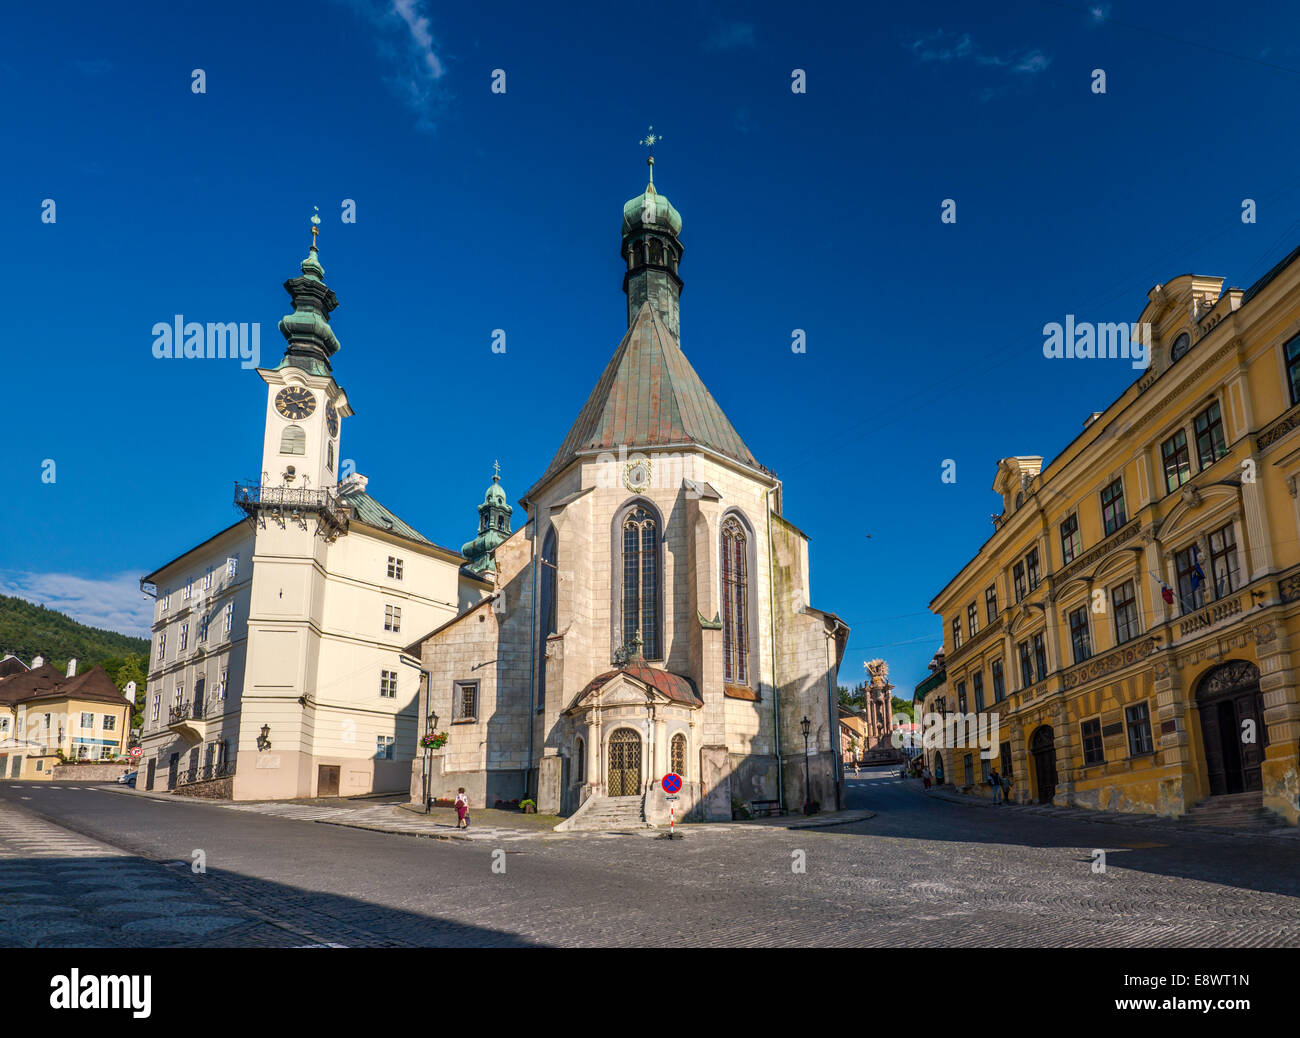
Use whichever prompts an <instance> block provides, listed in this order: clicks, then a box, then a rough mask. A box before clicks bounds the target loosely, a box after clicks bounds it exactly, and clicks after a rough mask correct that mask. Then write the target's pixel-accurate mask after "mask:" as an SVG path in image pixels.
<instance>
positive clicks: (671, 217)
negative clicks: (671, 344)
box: [622, 126, 682, 339]
mask: <svg viewBox="0 0 1300 1038" xmlns="http://www.w3.org/2000/svg"><path fill="white" fill-rule="evenodd" d="M650 130H651V132H650V133H648V134H646V136H645V137H644V138H642V140H641V143H642V144H644V145H646V146H647V147H649V148H650V149H651V153H650V156H649V158H648V160H647V164H648V165H649V166H650V183H648V184H647V185H646V189H645V190H644V191H643V192H642V193H641V194H639V195H637V196H636V198H632V199H629V200H628V202H627V204H626V205H624V206H623V245H622V255H623V261H624V262H625V263H626V264H627V273H625V274H624V275H623V291H624V292H626V293H627V323H628V326H629V327H630V326H631V324H632V322H633V321H634V320H635V319H636V315H637V313H638V312H639V311H640V309H641V304H642V303H644V302H646V301H647V300H649V301H650V305H651V306H653V307H654V308H655V309H656V310H657V311H658V312H659V316H660V318H661V319H662V320H663V322H664V324H665V325H667V327H668V330H669V331H670V332H672V333H673V335H674V336H675V337H676V338H678V339H680V338H681V330H680V317H679V314H678V310H679V307H680V299H681V294H682V279H681V278H680V277H678V276H677V266H678V264H679V263H680V262H681V258H682V243H681V240H680V239H679V238H678V235H679V234H681V231H682V217H681V214H680V213H679V212H678V211H677V210H676V209H674V208H673V206H672V203H671V202H669V201H668V198H667V197H666V196H665V195H661V194H659V192H658V191H656V190H655V157H654V145H655V142H656V141H659V140H661V139H662V138H661V137H658V136H656V135H655V133H654V127H653V126H652V127H650Z"/></svg>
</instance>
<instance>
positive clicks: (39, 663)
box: [32, 656, 45, 670]
mask: <svg viewBox="0 0 1300 1038" xmlns="http://www.w3.org/2000/svg"><path fill="white" fill-rule="evenodd" d="M43 666H45V657H44V656H37V657H36V658H35V659H34V660H32V670H35V669H36V668H37V667H43Z"/></svg>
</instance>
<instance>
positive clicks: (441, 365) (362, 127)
mask: <svg viewBox="0 0 1300 1038" xmlns="http://www.w3.org/2000/svg"><path fill="white" fill-rule="evenodd" d="M982 6H983V7H987V8H993V9H981V8H980V7H977V6H976V5H970V4H961V3H953V4H926V3H914V4H909V5H900V6H899V8H898V9H897V10H894V11H890V10H888V9H886V8H883V7H879V6H875V5H872V6H871V7H870V8H868V7H867V6H866V5H858V4H826V5H821V4H818V5H808V4H777V3H748V4H743V5H742V4H723V3H660V4H656V5H655V6H654V8H653V9H644V8H637V7H626V6H620V5H611V4H603V3H583V4H565V5H538V4H521V3H498V4H494V5H492V6H491V7H490V8H486V9H485V8H482V7H481V6H479V5H446V4H443V5H434V4H432V3H429V2H428V0H382V2H381V0H374V2H365V0H335V2H319V3H282V4H273V5H268V4H264V3H260V4H253V3H239V2H233V3H228V4H223V5H213V4H208V3H203V4H199V3H185V2H176V0H169V2H166V3H135V4H132V5H130V6H129V7H128V8H120V7H116V6H113V5H107V6H106V5H103V4H88V3H73V4H60V5H26V6H25V8H24V9H23V10H21V11H11V12H9V13H8V14H7V24H6V26H5V29H6V31H5V33H4V34H3V41H2V42H0V90H3V93H4V95H5V96H6V97H8V98H9V99H10V103H7V104H5V105H4V106H3V107H2V108H0V141H2V142H3V151H4V154H5V156H6V158H5V161H4V162H3V163H0V241H3V243H4V247H3V249H0V285H2V286H3V300H4V306H3V309H2V310H0V346H2V348H3V358H4V376H3V383H4V385H5V389H6V391H5V393H4V410H3V417H2V418H0V421H2V422H3V437H2V439H0V462H3V464H4V473H5V476H6V484H7V485H6V490H7V501H6V507H5V508H4V509H3V510H2V511H0V591H4V592H8V593H15V594H21V595H22V596H23V597H27V598H31V599H33V600H35V601H41V602H44V603H45V604H47V605H51V606H56V607H60V608H64V609H67V610H68V611H70V612H72V613H73V614H74V615H76V616H78V617H79V618H81V619H84V620H87V621H88V622H95V623H99V624H103V625H107V626H112V627H116V628H118V629H123V630H137V631H138V630H140V629H142V628H143V625H144V623H145V620H144V617H145V615H146V610H147V602H146V601H144V600H143V599H142V597H141V596H140V594H139V592H138V590H137V588H136V580H137V579H138V577H139V576H140V575H142V574H144V573H146V572H148V571H149V570H151V569H152V568H153V567H155V566H156V565H158V564H160V563H162V562H164V561H166V560H167V559H169V558H171V557H173V556H174V555H176V554H178V553H180V552H181V551H183V550H185V549H186V548H188V547H190V546H192V545H194V544H196V543H198V542H200V541H201V540H203V539H204V538H206V537H208V536H210V535H211V534H212V533H214V532H215V531H216V530H218V529H220V528H222V527H223V526H225V525H227V524H229V523H230V522H232V521H234V520H235V519H236V518H237V513H236V512H235V511H234V509H233V507H232V505H231V491H232V486H233V482H234V481H235V480H237V479H248V478H253V477H255V476H256V475H257V468H258V465H259V459H260V449H261V446H260V443H261V436H262V414H263V407H264V386H263V384H262V383H261V381H260V380H259V379H258V378H257V376H256V374H254V373H253V372H251V371H246V370H242V369H241V368H240V367H239V366H238V364H236V363H232V362H229V361H224V362H223V361H216V360H212V361H187V362H184V363H173V362H168V361H159V360H155V359H154V357H153V356H152V353H151V344H152V341H153V339H152V336H151V334H150V329H151V328H152V326H153V325H154V323H155V322H158V321H168V320H170V319H171V317H172V315H174V314H177V313H182V314H184V315H186V317H187V319H192V320H198V321H205V322H206V321H249V322H252V321H259V322H261V323H262V326H263V332H264V333H265V334H264V337H263V349H264V352H266V353H269V354H270V355H271V356H272V358H274V357H275V356H278V354H279V346H278V343H279V336H278V333H277V332H276V331H275V323H276V322H277V321H278V319H279V318H280V316H281V315H283V314H284V313H286V312H287V304H288V298H287V296H286V295H285V293H284V291H283V289H282V287H281V284H282V282H283V281H284V280H285V279H286V278H288V277H290V276H292V275H293V274H295V273H296V270H297V263H298V262H299V261H300V260H301V258H302V256H303V255H304V254H305V250H306V247H307V245H308V243H309V236H308V223H307V220H308V217H309V215H310V213H311V210H312V206H315V205H318V206H320V209H321V212H322V216H323V218H324V222H323V224H322V233H321V239H320V246H321V257H322V260H323V263H324V266H325V269H326V273H327V280H328V282H329V284H330V286H331V287H332V288H333V289H334V290H335V292H336V293H337V294H338V297H339V300H340V306H339V308H338V310H336V311H335V313H334V327H335V330H336V332H337V333H338V335H339V338H340V340H341V341H342V343H343V349H342V351H341V352H340V353H339V355H338V356H337V358H336V365H335V369H336V373H337V376H338V378H339V380H340V382H341V383H342V384H343V385H344V386H345V387H346V388H347V390H348V393H349V397H350V399H351V400H352V402H353V404H354V407H355V409H356V412H357V414H356V417H354V418H352V419H351V420H350V421H349V422H348V424H347V427H346V430H345V433H344V438H343V451H342V453H343V455H344V457H345V458H350V459H353V461H354V463H355V465H356V468H357V469H358V470H359V471H361V472H363V473H365V474H366V475H367V476H369V477H370V480H371V484H370V486H371V489H372V490H373V492H374V493H375V495H376V496H377V497H379V498H380V499H381V500H383V501H384V502H385V503H386V504H387V505H389V506H390V507H391V508H393V509H394V510H395V511H396V512H397V513H398V514H400V515H401V516H403V517H404V518H405V519H407V520H408V521H409V522H410V523H412V525H414V526H415V527H416V528H417V529H419V530H421V531H422V532H423V533H425V534H426V536H428V537H430V538H432V539H433V540H435V541H438V542H439V543H444V544H449V545H453V546H459V545H460V544H461V543H462V542H463V541H465V540H468V539H469V538H470V537H471V536H472V535H473V533H474V529H475V520H476V515H475V511H474V508H475V505H476V504H477V503H478V502H479V501H480V500H481V499H482V495H483V490H484V487H485V486H486V485H487V483H488V481H489V479H490V476H491V472H492V463H493V460H494V459H498V458H499V459H500V461H501V466H502V478H503V482H504V484H505V486H506V488H507V490H508V491H510V493H511V494H512V496H517V495H518V494H521V493H523V491H524V490H526V489H527V487H528V486H529V485H530V484H531V483H532V481H533V480H534V479H535V478H536V477H537V475H538V474H539V473H540V472H541V471H542V469H543V468H544V467H545V465H546V463H547V462H548V461H549V460H550V457H551V455H552V453H553V451H554V450H555V448H556V446H557V445H558V443H559V442H560V440H561V439H562V438H563V436H564V434H565V432H566V431H567V429H568V427H569V424H570V423H571V422H572V420H573V418H574V416H575V415H576V414H577V411H578V409H579V408H580V406H581V405H582V402H583V401H584V400H585V398H586V396H587V394H588V392H589V391H590V389H591V386H592V385H593V384H594V382H595V380H596V378H597V376H598V375H599V373H600V371H601V369H602V367H603V365H604V364H605V362H606V361H607V360H608V358H609V356H610V354H611V353H612V352H613V350H614V348H615V347H616V346H617V344H618V341H619V339H620V337H621V335H622V332H623V331H624V328H625V313H624V297H623V294H622V292H621V287H620V286H621V277H622V267H621V263H620V260H619V255H618V247H619V238H618V233H619V231H618V229H619V218H620V215H621V210H622V205H623V203H624V201H625V200H626V199H628V198H630V197H632V196H633V195H636V194H638V193H639V192H640V191H641V189H642V187H643V186H644V181H645V165H644V161H645V155H644V149H642V148H639V147H638V146H637V140H638V138H639V137H641V136H642V135H643V134H644V133H645V132H646V128H647V126H649V125H650V124H653V125H654V127H655V129H656V132H658V133H662V134H663V137H664V140H663V142H662V143H661V144H660V145H659V146H658V148H657V149H656V167H655V168H656V183H657V184H658V186H659V187H660V188H661V190H662V191H663V192H664V193H665V194H667V195H668V196H669V197H670V198H671V199H672V201H673V203H674V205H675V206H676V207H677V208H678V209H679V210H680V211H681V213H682V216H683V221H684V229H683V234H682V237H683V241H684V242H685V245H686V250H687V251H686V255H685V258H684V260H683V265H682V275H683V277H684V279H685V282H686V288H685V291H684V294H683V297H682V329H683V346H684V348H685V350H686V352H687V355H688V356H689V357H690V359H691V361H692V363H693V364H694V365H695V367H696V369H697V370H698V371H699V373H700V375H701V377H702V378H703V379H704V381H705V383H706V385H708V386H709V388H710V390H711V391H712V392H713V394H714V396H715V397H716V398H717V399H718V401H719V402H720V403H721V405H722V406H723V408H724V409H725V410H726V411H727V413H728V415H729V416H730V417H731V419H732V421H733V422H734V424H735V425H736V427H737V429H738V430H739V431H740V433H741V435H742V436H743V437H744V438H745V439H746V441H747V442H748V444H749V446H750V448H751V449H752V450H753V451H754V453H755V454H756V455H757V457H758V458H759V459H760V460H761V461H762V462H763V463H764V464H765V465H767V466H768V467H770V468H773V469H775V470H776V471H777V472H778V474H779V475H780V476H781V477H782V478H783V479H784V481H785V487H786V514H787V516H788V517H789V518H790V519H791V520H792V521H793V522H795V523H796V524H797V525H798V526H800V527H801V528H802V529H803V530H805V531H806V532H807V533H808V534H809V536H810V537H811V540H812V547H811V553H812V567H813V572H812V590H813V603H814V604H815V605H818V606H820V607H821V608H825V609H830V610H833V611H835V612H837V613H839V614H840V615H842V616H843V617H844V618H845V619H846V620H847V621H848V622H849V623H850V625H851V626H852V628H853V634H852V638H851V641H850V646H849V650H848V656H847V658H846V661H845V666H844V667H843V669H842V671H841V680H842V682H844V683H846V684H847V683H851V682H856V681H857V680H860V678H861V677H862V675H863V667H862V664H863V661H864V660H866V659H869V658H872V657H875V656H883V657H885V658H886V659H888V660H889V661H890V662H891V664H892V670H893V678H894V680H895V682H896V683H897V684H898V685H899V686H900V688H905V689H910V687H911V686H912V685H913V684H915V682H917V681H918V680H920V679H921V678H922V677H924V676H925V674H926V671H925V663H926V661H927V660H928V659H929V657H930V654H931V653H932V652H933V650H934V649H935V647H937V645H938V644H939V643H940V640H941V633H940V622H939V621H938V620H937V619H936V618H934V617H932V616H930V615H929V614H928V613H927V610H926V607H927V604H928V602H929V600H930V598H931V597H932V596H933V595H934V593H935V592H937V591H938V590H939V589H940V588H941V587H942V586H943V585H944V584H945V583H946V582H947V580H948V579H949V578H950V577H951V576H952V575H953V574H954V573H955V572H956V571H957V570H958V569H959V568H960V566H961V565H962V564H963V563H965V562H966V561H967V560H968V559H969V558H970V556H971V555H972V554H973V553H974V552H975V550H976V549H977V548H978V547H979V545H980V544H981V543H982V542H983V541H984V540H985V538H986V537H987V535H988V534H989V533H990V532H991V527H990V525H989V520H988V517H989V515H990V513H992V512H994V511H997V510H998V509H999V507H1000V504H999V501H998V499H997V498H996V497H995V496H994V495H993V493H992V491H991V490H990V486H991V483H992V479H993V474H994V466H995V463H996V460H997V459H998V458H1000V457H1004V456H1007V455H1012V454H1042V455H1043V456H1044V457H1045V458H1050V457H1052V456H1054V455H1055V454H1056V453H1057V452H1058V451H1059V450H1061V449H1062V448H1063V447H1064V446H1065V445H1066V444H1067V443H1068V442H1069V441H1070V439H1072V438H1073V437H1074V435H1075V434H1076V433H1077V432H1078V431H1079V430H1080V428H1081V425H1082V422H1083V419H1084V418H1085V416H1086V415H1087V414H1088V413H1089V412H1090V411H1092V410H1096V409H1100V408H1102V407H1104V406H1105V405H1106V404H1107V403H1109V402H1110V401H1111V400H1112V399H1113V398H1114V397H1115V396H1116V395H1118V393H1119V392H1120V391H1121V390H1122V388H1123V387H1124V386H1125V385H1126V384H1127V383H1128V382H1129V381H1131V380H1132V378H1133V377H1134V372H1133V370H1132V369H1131V368H1130V367H1129V366H1128V364H1127V362H1124V361H1112V362H1096V361H1093V362H1082V361H1073V362H1067V361H1050V362H1049V361H1048V360H1046V359H1044V357H1043V355H1042V343H1043V334H1042V327H1043V325H1044V324H1045V323H1047V322H1049V321H1062V320H1064V317H1065V315H1066V314H1074V315H1076V316H1077V317H1078V318H1079V319H1080V320H1093V321H1135V320H1137V317H1138V315H1139V314H1140V312H1141V310H1142V307H1143V305H1144V303H1145V300H1146V292H1147V290H1148V289H1149V288H1150V287H1151V286H1152V285H1154V284H1156V283H1158V282H1163V281H1167V280H1169V279H1170V278H1172V277H1174V276H1176V275H1178V274H1180V273H1185V272H1187V271H1195V272H1197V273H1203V274H1214V275H1221V276H1224V277H1226V278H1227V280H1228V281H1229V283H1232V284H1237V285H1241V286H1243V287H1244V286H1246V285H1248V284H1249V283H1250V282H1252V281H1253V280H1254V279H1255V278H1257V277H1258V276H1259V275H1260V274H1262V273H1263V272H1264V271H1265V270H1266V269H1267V268H1268V267H1269V266H1270V265H1271V264H1272V263H1273V262H1275V261H1276V260H1277V259H1279V258H1280V257H1281V256H1283V255H1284V254H1285V253H1286V252H1287V251H1288V250H1289V249H1290V248H1292V247H1293V246H1294V245H1295V244H1297V243H1298V242H1300V205H1298V204H1297V203H1298V202H1300V172H1297V170H1300V162H1298V161H1297V159H1298V158H1300V154H1298V153H1300V141H1297V139H1296V135H1295V134H1293V133H1291V132H1290V125H1291V122H1292V115H1293V113H1294V110H1295V106H1296V102H1297V99H1300V46H1298V45H1297V44H1296V43H1294V42H1291V41H1294V40H1295V39H1296V38H1297V34H1296V32H1295V29H1296V26H1297V21H1298V19H1297V15H1296V13H1295V10H1294V7H1290V6H1288V5H1285V4H1281V3H1279V4H1264V3H1261V4H1251V5H1249V6H1245V5H1242V6H1239V7H1237V8H1234V9H1233V11H1232V17H1231V19H1228V20H1225V18H1224V13H1223V8H1222V6H1221V5H1210V4H1202V3H1186V2H1184V3H1178V4H1172V3H1171V4H1155V3H1142V4H1138V3H1120V2H1114V3H1109V4H1101V5H1097V6H1089V5H1084V4H1079V5H1073V4H1070V3H1060V4H1057V3H1048V2H1020V3H1010V4H1005V5H982ZM196 68H201V69H203V70H204V72H205V75H206V88H207V89H206V93H204V94H195V93H193V92H192V90H191V72H192V70H193V69H196ZM1097 68H1100V69H1103V70H1105V72H1106V77H1107V82H1106V93H1105V94H1096V93H1094V92H1093V91H1092V89H1091V83H1092V78H1091V74H1092V70H1094V69H1097ZM494 69H503V70H504V71H505V74H506V91H505V93H504V94H500V93H493V92H492V91H491V89H490V88H491V83H492V74H493V70H494ZM794 69H803V70H805V73H806V79H807V92H806V93H805V94H795V93H793V92H792V91H791V88H790V84H791V74H792V70H794ZM47 198H48V199H53V200H54V201H55V204H56V207H57V208H56V222H55V223H53V224H50V223H44V222H42V219H41V212H42V202H43V200H44V199H47ZM345 198H349V199H354V200H355V202H356V206H357V222H356V223H355V224H350V225H344V224H343V223H342V222H341V221H340V219H339V214H340V211H341V208H340V207H341V203H342V200H343V199H345ZM946 198H951V199H953V200H955V202H956V206H957V222H956V223H955V224H944V223H942V222H941V221H940V206H941V203H942V201H943V200H944V199H946ZM1246 198H1253V199H1255V200H1256V203H1257V206H1258V222H1257V223H1255V224H1253V225H1247V224H1243V223H1242V221H1241V219H1240V214H1241V206H1242V200H1243V199H1246ZM495 328H503V329H505V330H506V332H507V336H508V338H507V351H506V353H505V354H504V355H500V354H493V353H492V352H491V349H490V343H491V334H492V330H493V329H495ZM795 328H802V329H804V330H805V331H806V333H807V342H808V346H807V352H806V354H795V353H792V351H791V349H790V340H791V333H792V330H793V329H795ZM449 433H450V434H449ZM46 459H53V460H54V462H55V464H56V466H57V468H56V470H55V471H56V482H54V483H52V484H51V483H46V482H43V481H42V472H43V471H45V469H43V464H44V462H45V460H46ZM945 459H953V460H954V461H955V462H956V465H957V469H956V472H957V480H956V482H955V483H952V484H945V483H943V482H941V479H940V475H941V467H942V464H943V462H944V460H945ZM0 648H3V647H0Z"/></svg>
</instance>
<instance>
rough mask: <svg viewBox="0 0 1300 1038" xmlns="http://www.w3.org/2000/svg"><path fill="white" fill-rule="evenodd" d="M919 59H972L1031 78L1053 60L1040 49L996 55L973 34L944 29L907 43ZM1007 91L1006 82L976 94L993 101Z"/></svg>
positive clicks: (943, 61) (949, 62) (954, 61)
mask: <svg viewBox="0 0 1300 1038" xmlns="http://www.w3.org/2000/svg"><path fill="white" fill-rule="evenodd" d="M906 46H907V49H908V50H910V51H911V52H912V54H913V55H914V56H915V57H916V59H917V61H920V62H923V63H926V64H930V63H936V62H937V63H938V64H942V65H952V64H958V63H961V62H969V63H971V64H973V65H977V66H979V67H981V68H989V69H998V70H1000V71H1002V72H1003V73H1004V74H1005V75H1007V76H1019V77H1021V78H1030V77H1033V76H1036V75H1038V74H1039V73H1040V72H1042V71H1044V70H1045V69H1046V68H1047V67H1048V66H1049V65H1050V64H1051V63H1052V59H1051V58H1050V57H1048V56H1047V55H1046V54H1044V53H1043V52H1042V51H1041V50H1039V49H1037V48H1032V49H1027V50H1016V51H1009V52H1007V53H1006V54H993V53H990V52H988V51H985V50H983V49H981V48H980V46H979V45H978V44H977V43H976V42H975V41H974V40H973V39H972V38H971V35H970V33H966V32H963V33H950V32H946V31H945V30H943V29H939V30H938V31H936V32H933V33H930V34H929V35H926V36H918V37H916V38H915V39H913V40H912V41H911V42H910V43H908V44H906ZM1005 90H1006V86H1005V85H1000V86H985V87H982V88H981V89H980V90H979V91H978V92H977V94H976V96H978V97H979V98H980V100H982V101H988V100H991V99H992V98H994V97H997V96H998V95H1000V94H1002V93H1003V92H1004V91H1005Z"/></svg>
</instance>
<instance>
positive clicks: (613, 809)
mask: <svg viewBox="0 0 1300 1038" xmlns="http://www.w3.org/2000/svg"><path fill="white" fill-rule="evenodd" d="M555 828H556V831H557V832H558V831H564V832H571V831H573V830H583V829H586V830H591V829H599V830H605V831H608V830H611V829H649V828H652V826H650V825H649V823H647V822H646V820H645V797H644V796H639V797H592V798H591V799H590V800H588V801H587V802H586V803H585V804H583V805H582V806H581V807H580V808H578V810H577V811H575V812H574V813H573V814H572V815H570V816H569V817H568V818H566V819H565V820H564V821H563V822H561V823H560V824H559V825H557V826H556V827H555Z"/></svg>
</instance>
